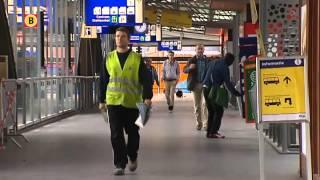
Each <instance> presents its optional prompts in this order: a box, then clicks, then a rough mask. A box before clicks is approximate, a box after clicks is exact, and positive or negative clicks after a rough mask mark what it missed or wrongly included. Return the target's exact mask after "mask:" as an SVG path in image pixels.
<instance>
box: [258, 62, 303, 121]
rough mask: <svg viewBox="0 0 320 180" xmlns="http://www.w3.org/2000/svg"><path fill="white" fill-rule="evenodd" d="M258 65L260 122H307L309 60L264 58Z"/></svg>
mask: <svg viewBox="0 0 320 180" xmlns="http://www.w3.org/2000/svg"><path fill="white" fill-rule="evenodd" d="M257 64H258V68H257V69H258V83H259V85H258V99H259V103H260V106H259V108H260V113H261V114H260V115H261V116H260V117H261V119H260V120H261V121H265V122H268V121H269V122H273V121H304V120H307V111H306V102H307V97H306V92H305V87H306V83H305V59H304V58H302V57H286V58H269V59H268V58H263V59H260V60H259V63H257Z"/></svg>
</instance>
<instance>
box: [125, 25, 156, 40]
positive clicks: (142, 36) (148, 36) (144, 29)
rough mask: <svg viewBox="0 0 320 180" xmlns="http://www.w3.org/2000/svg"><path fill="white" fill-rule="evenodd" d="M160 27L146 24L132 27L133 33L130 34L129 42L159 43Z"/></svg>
mask: <svg viewBox="0 0 320 180" xmlns="http://www.w3.org/2000/svg"><path fill="white" fill-rule="evenodd" d="M161 36H162V33H161V25H160V24H146V23H143V24H142V25H136V26H134V33H133V34H130V42H132V43H144V42H158V41H161V39H162V38H161Z"/></svg>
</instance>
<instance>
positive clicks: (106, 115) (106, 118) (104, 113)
mask: <svg viewBox="0 0 320 180" xmlns="http://www.w3.org/2000/svg"><path fill="white" fill-rule="evenodd" d="M101 114H102V116H103V119H104V121H105V122H106V123H107V124H108V123H109V115H108V111H101Z"/></svg>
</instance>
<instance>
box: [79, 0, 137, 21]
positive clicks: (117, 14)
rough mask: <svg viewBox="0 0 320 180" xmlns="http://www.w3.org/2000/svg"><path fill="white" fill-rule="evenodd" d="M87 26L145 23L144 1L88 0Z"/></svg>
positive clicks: (86, 7) (86, 4)
mask: <svg viewBox="0 0 320 180" xmlns="http://www.w3.org/2000/svg"><path fill="white" fill-rule="evenodd" d="M85 13H86V14H85V21H86V25H87V26H134V25H135V24H136V23H142V22H143V0H117V1H115V0H103V1H101V0H86V1H85Z"/></svg>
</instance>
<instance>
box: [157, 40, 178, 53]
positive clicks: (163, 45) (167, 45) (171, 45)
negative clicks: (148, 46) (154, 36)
mask: <svg viewBox="0 0 320 180" xmlns="http://www.w3.org/2000/svg"><path fill="white" fill-rule="evenodd" d="M181 48H182V45H181V41H161V42H159V43H158V50H159V51H169V50H172V51H177V50H181Z"/></svg>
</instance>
